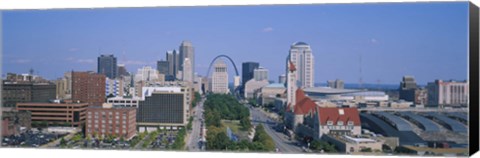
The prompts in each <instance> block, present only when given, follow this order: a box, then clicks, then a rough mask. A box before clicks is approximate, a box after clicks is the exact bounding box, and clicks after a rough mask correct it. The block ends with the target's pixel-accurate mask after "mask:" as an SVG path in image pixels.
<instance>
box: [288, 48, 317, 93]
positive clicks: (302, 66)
mask: <svg viewBox="0 0 480 158" xmlns="http://www.w3.org/2000/svg"><path fill="white" fill-rule="evenodd" d="M290 61H291V62H292V63H293V64H295V67H296V68H297V74H296V76H297V82H298V84H299V85H300V87H301V88H309V87H314V72H315V67H314V65H315V60H314V57H313V53H312V49H311V48H310V45H308V44H307V43H305V42H296V43H293V44H292V45H291V47H290V52H289V54H288V57H287V64H288V63H289V62H290ZM288 71H289V70H287V73H288Z"/></svg>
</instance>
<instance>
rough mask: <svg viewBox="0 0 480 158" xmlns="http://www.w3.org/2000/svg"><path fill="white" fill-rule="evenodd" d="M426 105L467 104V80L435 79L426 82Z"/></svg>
mask: <svg viewBox="0 0 480 158" xmlns="http://www.w3.org/2000/svg"><path fill="white" fill-rule="evenodd" d="M427 91H428V92H427V93H428V103H427V104H428V105H430V106H440V107H444V106H463V107H465V106H467V105H468V104H469V86H468V81H460V82H458V81H442V80H435V82H429V83H428V84H427Z"/></svg>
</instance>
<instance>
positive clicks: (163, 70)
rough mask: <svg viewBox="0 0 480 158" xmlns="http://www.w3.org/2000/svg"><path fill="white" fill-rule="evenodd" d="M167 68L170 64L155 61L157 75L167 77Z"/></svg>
mask: <svg viewBox="0 0 480 158" xmlns="http://www.w3.org/2000/svg"><path fill="white" fill-rule="evenodd" d="M169 66H170V63H169V62H168V61H164V60H161V61H157V70H158V73H161V74H164V75H169Z"/></svg>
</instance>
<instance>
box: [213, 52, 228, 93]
mask: <svg viewBox="0 0 480 158" xmlns="http://www.w3.org/2000/svg"><path fill="white" fill-rule="evenodd" d="M213 68H214V70H215V71H213V74H212V84H211V86H212V92H213V93H223V94H225V93H228V92H229V90H228V73H227V64H226V63H225V61H223V60H221V59H219V60H217V62H216V63H215V65H213Z"/></svg>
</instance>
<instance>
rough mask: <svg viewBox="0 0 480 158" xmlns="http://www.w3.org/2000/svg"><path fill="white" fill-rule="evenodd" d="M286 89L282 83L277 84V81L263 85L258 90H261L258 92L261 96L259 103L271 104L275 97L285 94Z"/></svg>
mask: <svg viewBox="0 0 480 158" xmlns="http://www.w3.org/2000/svg"><path fill="white" fill-rule="evenodd" d="M286 90H287V89H286V88H285V85H284V84H279V83H274V84H269V85H267V86H265V87H263V88H262V89H261V90H260V91H261V92H260V97H261V101H260V103H261V104H262V105H265V104H273V103H274V102H275V98H277V97H284V96H285V91H286Z"/></svg>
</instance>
